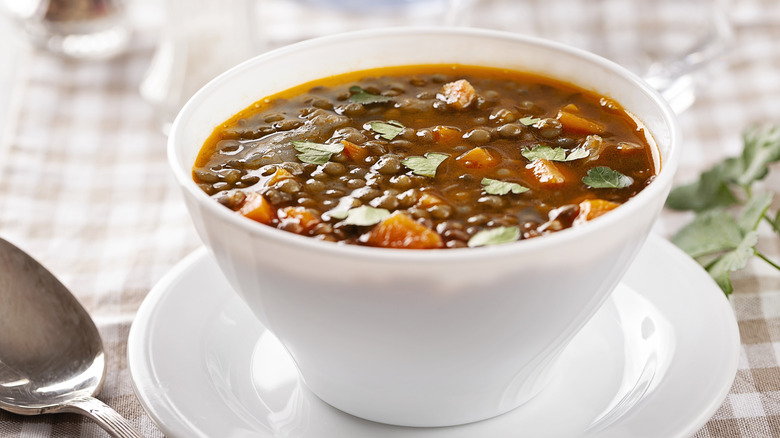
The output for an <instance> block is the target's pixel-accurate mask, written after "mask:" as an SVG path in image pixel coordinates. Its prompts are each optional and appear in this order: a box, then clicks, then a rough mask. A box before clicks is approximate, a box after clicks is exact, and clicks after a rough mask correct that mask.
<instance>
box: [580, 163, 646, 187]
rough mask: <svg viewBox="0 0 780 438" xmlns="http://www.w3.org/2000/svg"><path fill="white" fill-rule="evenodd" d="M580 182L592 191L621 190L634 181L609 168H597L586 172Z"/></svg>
mask: <svg viewBox="0 0 780 438" xmlns="http://www.w3.org/2000/svg"><path fill="white" fill-rule="evenodd" d="M582 182H583V183H585V184H587V185H588V187H590V188H594V189H622V188H625V187H628V186H630V185H631V184H633V183H634V179H633V178H631V177H630V176H626V175H623V174H622V173H620V172H618V171H616V170H612V169H610V168H609V167H605V166H599V167H594V168H592V169H590V170H588V174H587V175H586V176H584V177H583V178H582Z"/></svg>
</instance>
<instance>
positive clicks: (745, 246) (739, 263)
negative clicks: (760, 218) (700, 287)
mask: <svg viewBox="0 0 780 438" xmlns="http://www.w3.org/2000/svg"><path fill="white" fill-rule="evenodd" d="M756 243H758V232H756V231H751V232H749V233H747V234H745V237H744V238H743V239H742V241H741V242H740V243H739V244H738V245H737V247H736V248H734V249H733V250H732V251H729V252H727V253H726V254H723V255H722V256H721V257H720V258H718V259H717V260H715V262H714V263H712V264H711V265H710V266H708V267H707V272H709V273H710V275H711V276H712V278H714V279H715V282H716V283H718V286H720V288H721V290H723V292H724V293H725V294H726V295H727V296H728V295H730V294H731V293H732V292H733V291H734V287H733V286H732V284H731V278H730V276H729V274H730V273H731V272H734V271H738V270H740V269H742V268H744V267H745V266H747V262H748V260H750V257H753V256H754V255H755V254H756V249H755V246H756Z"/></svg>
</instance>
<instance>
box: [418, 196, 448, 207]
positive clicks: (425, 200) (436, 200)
mask: <svg viewBox="0 0 780 438" xmlns="http://www.w3.org/2000/svg"><path fill="white" fill-rule="evenodd" d="M443 202H444V200H443V199H441V198H440V197H438V196H436V195H434V194H432V193H428V192H422V193H421V194H420V199H418V200H417V206H418V207H421V208H428V207H433V206H434V205H438V204H442V203H443Z"/></svg>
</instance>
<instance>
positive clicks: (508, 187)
mask: <svg viewBox="0 0 780 438" xmlns="http://www.w3.org/2000/svg"><path fill="white" fill-rule="evenodd" d="M482 188H484V189H485V193H487V194H488V195H506V194H507V193H509V192H512V193H514V194H519V193H525V192H527V191H529V190H531V189H529V188H528V187H523V186H521V185H520V184H518V183H513V182H506V181H499V180H497V179H492V178H482Z"/></svg>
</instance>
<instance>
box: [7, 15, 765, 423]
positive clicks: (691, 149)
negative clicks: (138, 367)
mask: <svg viewBox="0 0 780 438" xmlns="http://www.w3.org/2000/svg"><path fill="white" fill-rule="evenodd" d="M276 3H277V4H278V3H279V1H278V0H277V1H276ZM271 4H274V2H273V1H272V2H271ZM280 10H284V9H283V8H282V9H280ZM730 16H731V18H732V20H733V22H734V25H735V45H734V48H733V50H731V51H730V52H729V53H728V55H727V56H726V57H724V58H723V59H722V60H721V61H720V62H718V63H716V64H714V65H712V66H711V67H710V68H709V69H708V70H707V72H706V75H705V76H702V77H701V78H700V79H702V81H701V83H700V87H699V91H698V98H697V100H696V102H695V103H694V104H693V106H691V107H690V108H689V109H688V110H686V111H685V112H683V113H682V114H681V115H680V117H679V119H680V122H681V126H682V130H683V136H684V152H683V158H682V163H681V167H680V169H679V172H678V175H677V183H684V182H687V181H691V180H692V179H694V178H695V177H696V176H697V175H698V174H699V173H700V172H701V171H703V170H705V169H707V168H708V167H709V166H711V165H712V164H714V163H715V162H717V161H719V160H721V159H722V158H724V157H727V156H732V155H735V154H737V153H739V151H740V149H741V146H742V140H741V133H742V131H743V129H744V128H745V127H747V126H749V125H752V124H756V123H775V124H777V123H780V45H778V44H777V41H780V5H777V4H775V3H774V2H771V1H769V0H765V1H763V2H762V1H761V0H755V1H749V2H741V3H738V4H737V3H735V4H734V5H732V8H731V9H730ZM11 29H12V28H11V26H9V25H8V23H7V22H4V21H0V41H2V42H1V43H0V44H1V45H0V139H1V140H0V235H1V236H2V237H3V238H5V239H7V240H9V241H11V242H13V243H15V244H16V245H17V246H20V247H22V248H23V249H25V250H26V251H28V252H29V253H31V254H32V255H34V257H36V258H37V259H38V260H40V261H41V262H42V263H43V264H44V265H46V266H47V267H48V268H49V269H50V270H52V271H53V272H54V273H55V275H57V276H58V277H59V278H60V280H61V281H62V282H63V283H65V284H66V285H67V286H68V287H69V288H70V289H71V290H72V291H73V292H74V294H76V295H77V297H78V298H79V300H80V301H81V302H82V304H84V306H85V307H86V308H87V309H88V311H89V312H90V314H91V315H92V317H93V319H94V320H95V322H96V323H97V325H98V327H99V329H100V333H101V335H102V336H103V340H104V344H105V347H106V349H107V358H108V361H107V365H108V372H107V376H106V381H105V385H104V387H103V389H102V392H101V393H100V398H101V399H102V400H103V401H105V402H106V403H107V404H109V405H110V406H112V407H113V408H115V409H116V410H117V411H118V412H119V413H120V414H122V415H123V416H125V417H126V418H128V419H129V421H130V422H131V423H132V424H133V425H135V426H136V427H137V428H138V429H139V430H140V431H141V432H142V433H143V434H144V435H146V436H149V437H159V436H162V435H161V433H160V432H159V431H158V430H157V429H156V428H155V426H154V424H153V423H152V421H151V420H150V419H149V418H148V417H147V416H146V415H145V413H144V412H143V409H142V408H141V406H140V404H139V403H138V401H137V399H136V398H135V395H134V394H133V390H132V385H131V381H130V375H129V372H128V369H127V360H126V341H127V335H128V331H129V328H130V325H131V323H132V321H133V317H134V315H135V313H136V311H137V309H138V307H139V305H140V304H141V302H142V301H143V299H144V297H145V296H146V294H147V293H148V292H149V290H150V289H151V288H152V286H153V285H154V284H155V283H156V282H157V281H158V280H159V279H160V278H161V277H162V276H163V275H164V274H165V273H166V272H167V271H168V270H169V269H170V268H171V267H172V266H174V265H175V264H176V263H177V262H178V261H180V260H181V259H182V258H183V257H184V256H186V255H187V254H189V253H190V252H192V251H193V250H195V249H196V248H198V247H199V246H200V241H199V240H198V237H197V236H196V234H195V232H194V228H193V226H192V224H191V222H190V219H189V217H188V215H187V212H186V210H185V207H184V204H183V202H182V199H181V197H180V194H179V191H178V188H177V187H176V185H175V182H174V180H173V177H172V175H171V173H170V172H169V170H168V165H167V161H166V156H165V143H166V137H165V135H164V134H163V133H162V132H161V130H160V129H159V127H160V121H159V119H158V118H157V113H156V112H155V111H154V109H153V108H152V107H151V106H150V105H149V104H148V103H147V102H146V101H144V100H143V99H142V98H141V97H140V95H139V92H138V88H139V84H140V82H141V80H142V78H143V76H144V73H145V71H146V69H147V68H148V66H149V63H150V60H151V57H152V53H153V49H154V44H153V41H154V38H153V36H154V35H153V34H151V33H148V34H144V35H141V37H140V38H138V39H137V40H136V41H135V42H134V44H133V45H132V46H131V48H130V50H129V51H128V52H127V53H126V54H124V55H122V56H120V57H118V58H115V59H112V60H109V61H102V62H78V61H72V60H66V59H62V58H59V57H56V56H53V55H51V54H48V53H45V52H41V51H37V50H34V49H32V48H29V47H27V46H25V45H24V44H22V43H20V42H19V41H18V40H17V39H14V38H12V37H13V36H14V35H11V33H12V30H11ZM333 30H334V29H333V28H329V27H325V28H323V29H321V33H327V32H331V31H333ZM285 38H287V39H290V40H292V39H294V38H293V37H291V36H290V35H286V34H281V36H279V40H278V41H274V44H279V43H280V42H285V41H284V40H285ZM774 169H777V166H774ZM778 170H780V169H778ZM773 172H774V174H770V176H769V178H768V179H767V180H765V181H764V183H763V187H764V188H765V189H767V190H770V191H772V192H774V194H775V195H778V192H780V177H778V175H777V174H780V172H778V171H777V170H774V171H773ZM778 208H780V196H775V201H774V203H773V206H772V210H773V211H777V209H778ZM690 218H691V216H690V215H689V214H688V213H678V212H672V211H664V212H663V213H662V215H661V217H660V219H659V222H658V224H657V226H656V228H655V230H654V232H655V233H658V234H660V235H662V236H664V237H667V238H668V237H670V236H671V235H672V234H673V233H674V232H675V231H676V230H677V229H679V228H680V227H681V226H682V225H683V224H684V223H685V222H686V221H688V220H689V219H690ZM759 233H760V242H759V244H758V245H759V246H758V247H759V249H760V250H761V251H762V252H763V253H764V254H766V255H768V256H769V257H770V258H774V259H775V260H777V259H778V258H780V239H779V238H778V236H777V235H776V234H773V233H772V231H771V230H770V229H769V227H768V226H764V225H762V226H761V227H760V228H759ZM732 279H733V283H734V287H735V292H734V294H733V295H732V296H731V298H730V301H731V304H732V306H733V308H734V311H735V314H736V317H737V320H738V322H739V328H740V333H741V340H742V348H741V357H740V362H739V369H738V371H737V376H736V379H735V382H734V384H733V387H732V389H731V392H730V394H729V395H728V397H727V398H726V400H725V401H724V403H723V405H722V406H721V407H720V409H719V410H718V411H717V412H716V413H715V415H714V417H713V418H712V419H711V420H710V421H709V422H708V423H707V424H706V425H705V426H704V427H703V428H702V429H701V430H700V431H699V432H698V433H697V434H696V435H695V437H697V438H704V437H772V436H775V437H780V365H779V364H780V274H779V273H778V272H777V271H776V270H774V269H773V268H771V267H769V266H768V265H767V264H766V263H763V262H762V261H761V260H759V259H757V258H754V259H753V260H751V261H750V262H749V264H748V266H747V267H746V268H745V269H744V270H742V271H740V272H738V273H735V274H734V275H733V276H732ZM695 311H696V309H691V312H695ZM0 436H2V437H49V436H52V437H70V436H74V437H76V436H78V437H93V436H95V437H97V436H107V435H105V433H104V432H102V431H101V430H100V429H99V428H98V427H97V426H95V425H94V424H93V423H91V422H89V421H87V420H84V419H83V418H81V417H78V416H75V415H71V414H61V415H52V416H45V417H21V416H16V415H12V414H9V413H6V412H4V411H0Z"/></svg>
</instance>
